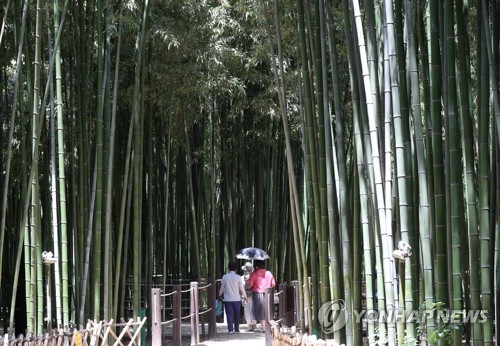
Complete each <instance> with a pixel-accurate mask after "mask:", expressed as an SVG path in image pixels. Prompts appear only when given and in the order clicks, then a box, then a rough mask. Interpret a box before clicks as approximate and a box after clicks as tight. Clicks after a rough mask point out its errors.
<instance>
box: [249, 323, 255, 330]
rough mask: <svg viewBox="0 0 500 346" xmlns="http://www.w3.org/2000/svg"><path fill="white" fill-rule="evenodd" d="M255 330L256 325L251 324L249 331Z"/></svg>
mask: <svg viewBox="0 0 500 346" xmlns="http://www.w3.org/2000/svg"><path fill="white" fill-rule="evenodd" d="M254 330H255V324H251V325H249V326H248V331H249V332H251V331H254Z"/></svg>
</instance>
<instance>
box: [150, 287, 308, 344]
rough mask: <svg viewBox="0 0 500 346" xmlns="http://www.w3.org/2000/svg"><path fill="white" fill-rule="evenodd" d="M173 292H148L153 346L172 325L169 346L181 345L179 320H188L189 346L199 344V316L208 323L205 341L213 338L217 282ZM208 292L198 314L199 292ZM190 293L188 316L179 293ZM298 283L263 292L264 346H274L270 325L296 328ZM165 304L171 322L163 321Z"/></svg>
mask: <svg viewBox="0 0 500 346" xmlns="http://www.w3.org/2000/svg"><path fill="white" fill-rule="evenodd" d="M171 288H172V291H171V292H169V293H162V291H161V289H160V288H153V289H152V290H151V304H152V315H151V318H152V321H151V335H152V343H151V344H152V346H160V345H163V337H164V335H163V327H164V326H167V325H171V326H172V343H173V344H174V345H181V343H182V329H181V324H182V320H185V319H188V318H190V319H191V324H190V335H191V345H198V344H199V342H200V330H199V329H200V328H199V327H200V315H204V314H207V317H208V318H207V320H208V338H213V337H215V336H216V335H217V325H216V312H215V303H216V281H215V280H213V279H209V280H208V284H206V285H204V286H201V287H200V286H199V283H198V282H191V283H190V287H189V289H186V290H182V286H181V285H180V284H176V285H172V286H171ZM203 290H208V295H207V305H208V308H207V309H205V310H204V311H201V312H200V304H199V292H200V291H203ZM188 292H189V293H190V297H189V314H184V316H183V314H182V298H181V297H182V294H183V293H188ZM297 292H298V290H297V282H296V281H293V282H292V284H291V285H285V284H281V285H279V286H278V287H277V289H276V293H275V289H273V288H268V289H267V290H266V295H265V301H266V302H267V303H266V304H265V315H264V316H265V319H266V321H267V322H268V323H266V337H265V339H266V346H271V345H272V344H273V330H272V328H273V326H276V325H286V326H295V325H297V324H298V316H299V313H298V310H297V307H298V306H299V305H298V294H297ZM167 302H168V303H170V304H169V305H171V306H172V318H171V319H170V320H166V321H164V320H162V316H165V315H166V314H165V313H164V311H163V310H165V309H166V306H167Z"/></svg>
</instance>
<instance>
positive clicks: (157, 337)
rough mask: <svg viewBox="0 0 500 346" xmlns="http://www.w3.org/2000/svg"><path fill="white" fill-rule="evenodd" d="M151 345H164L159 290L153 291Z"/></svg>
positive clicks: (154, 289)
mask: <svg viewBox="0 0 500 346" xmlns="http://www.w3.org/2000/svg"><path fill="white" fill-rule="evenodd" d="M151 305H152V309H151V315H152V316H151V317H152V319H153V321H151V336H152V339H151V344H152V346H161V345H162V343H161V342H162V340H161V339H162V328H161V291H160V289H159V288H153V289H152V290H151Z"/></svg>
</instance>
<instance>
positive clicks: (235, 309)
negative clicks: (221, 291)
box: [224, 301, 241, 333]
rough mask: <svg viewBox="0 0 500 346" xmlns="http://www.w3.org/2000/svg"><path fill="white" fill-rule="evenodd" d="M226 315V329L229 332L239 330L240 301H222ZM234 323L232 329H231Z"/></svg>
mask: <svg viewBox="0 0 500 346" xmlns="http://www.w3.org/2000/svg"><path fill="white" fill-rule="evenodd" d="M224 308H225V309H226V316H227V330H228V331H229V333H231V332H233V331H235V332H239V331H240V309H241V301H237V302H224ZM233 324H234V329H233Z"/></svg>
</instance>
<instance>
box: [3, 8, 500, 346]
mask: <svg viewBox="0 0 500 346" xmlns="http://www.w3.org/2000/svg"><path fill="white" fill-rule="evenodd" d="M499 18H500V2H499V1H498V0H473V1H465V0H458V1H451V0H443V1H434V0H428V1H426V0H385V1H378V0H364V1H362V2H360V1H359V0H341V1H323V0H297V1H293V0H281V1H279V0H274V1H270V0H260V1H245V0H223V1H215V0H201V1H199V0H177V1H170V0H156V1H150V0H143V1H133V0H128V1H113V0H87V1H83V0H73V1H69V0H65V1H60V0H53V1H52V0H5V1H3V3H2V22H1V23H2V24H1V31H0V52H1V54H0V97H1V99H2V101H1V103H0V104H1V107H0V116H1V124H2V127H1V128H0V148H1V160H0V162H1V165H2V166H1V176H0V179H1V181H0V183H1V184H0V186H1V187H2V190H1V191H2V194H1V201H0V203H1V204H0V205H1V214H0V217H1V224H0V249H1V255H0V315H1V316H0V320H1V322H2V327H3V328H4V330H8V329H9V330H12V329H15V331H16V332H17V333H22V332H24V331H25V330H28V331H31V332H35V333H40V332H41V331H42V330H43V329H44V328H45V327H44V318H45V316H46V311H45V310H46V308H45V299H46V297H45V294H46V292H45V288H44V284H45V280H46V278H45V274H46V272H45V271H44V270H45V269H46V268H44V267H43V264H42V258H41V253H42V251H52V252H53V253H54V254H55V256H56V257H58V258H59V261H58V263H57V264H55V265H54V266H53V268H52V269H51V270H53V271H54V273H53V279H52V281H53V282H51V285H52V290H53V292H54V293H55V294H54V295H53V298H52V302H53V304H52V307H51V309H52V310H53V311H54V313H53V314H52V315H53V316H55V318H54V320H55V321H54V322H55V324H56V325H58V326H65V325H70V324H74V325H78V324H82V323H83V322H84V321H85V320H86V319H87V318H92V319H109V318H119V317H125V316H126V315H128V314H133V315H138V314H139V313H140V311H141V309H142V308H144V307H146V306H147V299H148V298H147V297H148V296H149V295H148V292H149V289H150V288H151V287H152V285H153V278H159V277H162V278H163V279H164V280H163V281H164V282H167V281H168V280H174V279H179V278H183V279H196V278H205V277H220V275H221V274H222V273H223V272H224V270H225V265H226V262H227V261H228V260H229V259H231V258H234V254H235V253H236V252H237V250H238V249H239V248H241V247H246V246H251V245H255V246H260V247H263V248H265V249H266V250H268V251H269V252H270V254H271V257H272V260H271V261H270V262H269V265H270V268H271V269H272V270H273V271H274V273H275V274H276V277H277V279H278V280H279V281H280V282H282V281H288V282H289V281H290V280H294V279H298V280H299V282H300V283H301V284H302V283H304V282H310V285H304V286H302V285H300V287H304V291H303V292H301V293H303V296H304V297H305V299H304V300H301V302H300V303H301V311H302V313H301V325H302V327H306V328H308V329H309V330H310V331H311V332H316V333H318V334H325V333H324V331H322V328H321V324H320V323H319V321H318V314H317V311H318V310H319V307H320V306H321V305H322V304H323V303H326V302H329V301H339V300H342V301H344V302H345V306H346V309H347V310H346V311H347V314H348V317H349V318H348V319H347V324H346V326H345V327H344V328H342V329H341V330H340V331H338V332H335V333H334V334H327V335H323V336H326V337H333V338H335V339H336V341H338V342H345V343H346V344H347V345H360V344H361V343H362V339H363V337H365V338H366V339H367V342H368V343H369V344H370V345H374V344H376V343H377V344H388V345H396V344H398V345H403V344H404V345H415V344H426V343H433V342H435V341H439V342H440V343H441V344H454V345H458V344H461V340H462V339H465V340H466V341H468V342H470V343H473V344H476V345H488V344H493V343H494V339H495V335H498V325H497V324H496V323H495V320H496V316H498V314H499V313H500V311H499V306H500V304H499V303H498V295H499V291H500V272H499V268H500V237H499V212H498V210H499V202H500V201H499V196H500V191H499V190H500V179H499V178H500V170H499V168H500V167H499V162H500V160H498V156H499V149H500V145H499V144H500V102H499V95H498V86H499V82H498V78H499V72H500V71H499V66H500V65H499V63H498V59H499V53H500V48H499V42H500V28H499ZM400 240H403V241H406V242H408V243H409V244H410V245H411V246H412V250H413V254H412V256H411V257H410V258H409V259H407V260H406V261H405V262H404V263H399V262H396V260H395V259H394V258H393V257H392V251H393V250H394V249H395V248H396V247H397V244H398V242H399V241H400ZM161 275H162V276H161ZM309 277H310V278H311V279H310V281H309V279H308V278H309ZM363 307H364V308H366V309H374V308H377V309H378V310H379V311H381V310H392V309H397V308H404V309H405V310H406V311H407V312H410V311H412V310H413V311H416V310H419V309H421V310H422V309H424V310H425V309H426V310H433V309H437V308H447V309H453V310H462V309H471V310H475V311H479V310H485V311H487V314H488V320H487V322H486V323H482V324H479V323H476V324H463V325H462V324H460V323H449V324H444V323H442V321H440V320H438V319H436V318H429V319H427V320H425V321H420V320H419V321H413V320H409V321H408V322H407V323H405V322H400V323H393V322H391V321H388V322H387V323H383V322H380V323H377V324H375V323H373V322H370V321H368V323H367V325H366V336H363V335H364V334H363V331H362V329H361V324H357V323H354V322H353V317H354V316H353V314H352V312H353V311H355V310H357V311H360V310H361V309H362V308H363ZM306 322H307V325H305V324H306Z"/></svg>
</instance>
